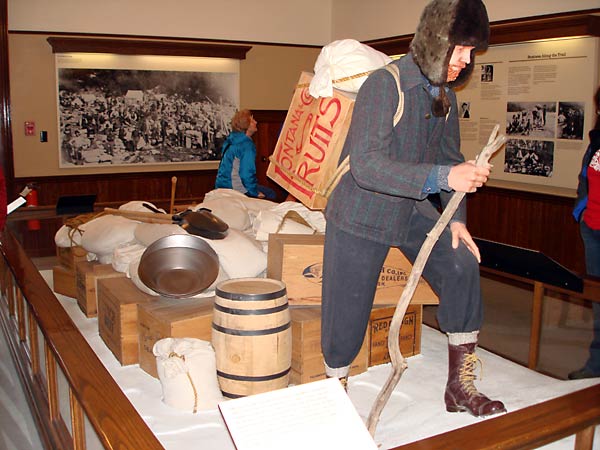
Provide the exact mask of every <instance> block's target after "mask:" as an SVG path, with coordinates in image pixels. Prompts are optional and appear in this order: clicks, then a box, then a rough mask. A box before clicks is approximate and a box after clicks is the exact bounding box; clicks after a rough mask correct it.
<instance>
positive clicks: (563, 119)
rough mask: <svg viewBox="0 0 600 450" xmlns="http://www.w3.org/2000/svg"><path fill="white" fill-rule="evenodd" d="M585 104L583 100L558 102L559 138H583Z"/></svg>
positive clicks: (557, 133)
mask: <svg viewBox="0 0 600 450" xmlns="http://www.w3.org/2000/svg"><path fill="white" fill-rule="evenodd" d="M584 115H585V106H584V104H583V103H581V102H558V117H557V129H556V138H557V139H575V140H579V141H580V140H582V139H583V134H584V133H583V119H584Z"/></svg>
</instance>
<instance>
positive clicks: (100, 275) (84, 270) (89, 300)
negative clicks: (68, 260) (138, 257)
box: [75, 261, 126, 317]
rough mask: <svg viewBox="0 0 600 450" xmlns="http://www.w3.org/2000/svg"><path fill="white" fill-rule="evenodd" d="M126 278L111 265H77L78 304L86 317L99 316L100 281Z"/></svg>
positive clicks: (90, 263)
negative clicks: (98, 293)
mask: <svg viewBox="0 0 600 450" xmlns="http://www.w3.org/2000/svg"><path fill="white" fill-rule="evenodd" d="M125 276H126V275H125V274H124V273H122V272H117V271H116V270H115V269H113V267H112V265H110V264H100V263H98V262H97V261H93V262H89V261H81V262H78V263H76V264H75V278H76V280H77V304H78V305H79V308H80V309H81V311H83V313H84V314H85V316H86V317H96V315H97V314H98V297H97V295H96V292H97V288H98V280H100V279H104V278H116V277H125Z"/></svg>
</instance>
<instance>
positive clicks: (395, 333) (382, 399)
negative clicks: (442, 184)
mask: <svg viewBox="0 0 600 450" xmlns="http://www.w3.org/2000/svg"><path fill="white" fill-rule="evenodd" d="M499 128H500V126H499V125H496V126H495V127H494V129H493V130H492V133H491V134H490V137H489V139H488V142H487V144H486V145H485V147H483V150H481V153H480V154H479V155H478V156H477V158H476V160H475V164H476V165H477V166H485V165H486V164H487V162H488V161H489V159H490V158H491V156H492V155H493V154H494V153H495V152H496V150H498V149H499V148H500V147H502V145H503V144H504V143H505V142H506V136H504V135H503V134H501V135H498V129H499ZM464 196H465V193H464V192H455V193H454V194H453V195H452V197H451V198H450V201H449V202H448V205H447V206H446V208H444V211H443V213H442V215H441V216H440V218H439V219H438V221H437V223H436V224H435V225H434V226H433V228H432V229H431V231H430V232H429V233H428V234H427V238H426V239H425V241H424V242H423V245H422V246H421V249H420V250H419V254H418V255H417V258H416V259H415V263H414V265H413V267H412V270H411V272H410V275H409V277H408V281H407V282H406V287H405V288H404V290H403V291H402V295H401V296H400V300H399V301H398V305H397V306H396V310H395V311H394V316H393V317H392V323H391V325H390V333H389V335H388V351H389V353H390V358H391V361H392V372H391V373H390V375H389V377H388V379H387V380H386V382H385V384H384V385H383V387H382V388H381V391H380V392H379V394H378V395H377V398H376V399H375V403H374V404H373V407H372V408H371V412H370V413H369V417H368V419H367V429H368V430H369V433H371V436H373V437H375V429H376V428H377V423H378V422H379V416H380V415H381V411H382V410H383V408H384V407H385V405H386V403H387V401H388V400H389V398H390V396H391V395H392V392H393V391H394V388H395V387H396V385H397V384H398V381H400V377H401V376H402V373H403V372H404V370H405V369H406V368H407V367H408V364H407V363H406V359H405V358H404V357H403V356H402V353H400V344H399V341H398V337H399V335H400V326H401V325H402V321H403V320H404V314H405V313H406V309H407V308H408V304H409V303H410V301H411V299H412V297H413V294H414V293H415V289H416V287H417V284H418V282H419V278H420V277H421V273H422V272H423V268H424V267H425V263H426V262H427V259H428V258H429V255H430V253H431V250H432V249H433V246H434V245H435V243H436V242H437V240H438V238H439V237H440V235H441V234H442V231H443V230H444V228H446V226H447V225H448V222H450V219H451V218H452V216H453V215H454V213H455V212H456V209H457V208H458V205H459V204H460V202H461V200H462V199H463V198H464Z"/></svg>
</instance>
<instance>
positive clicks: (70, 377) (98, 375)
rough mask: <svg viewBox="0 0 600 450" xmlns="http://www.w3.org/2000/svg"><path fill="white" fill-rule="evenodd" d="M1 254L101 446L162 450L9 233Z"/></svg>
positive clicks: (1, 241)
mask: <svg viewBox="0 0 600 450" xmlns="http://www.w3.org/2000/svg"><path fill="white" fill-rule="evenodd" d="M0 252H1V254H2V256H3V257H4V259H5V261H6V263H7V265H8V267H9V268H10V271H11V272H12V276H13V277H14V282H15V284H16V286H17V289H18V290H20V291H21V293H22V297H23V298H24V299H25V301H26V302H27V304H28V309H29V313H30V314H31V316H33V318H34V320H35V323H37V325H38V327H39V329H40V330H41V332H42V334H43V335H44V339H45V345H46V346H47V348H48V349H49V350H50V352H51V353H52V355H53V356H54V359H55V360H56V363H57V364H58V366H60V369H61V370H62V373H63V374H64V376H65V378H66V380H67V382H68V383H69V386H70V389H71V392H72V395H73V396H74V398H75V399H76V401H77V402H78V404H79V405H80V407H81V408H82V410H83V412H84V414H85V416H86V417H87V418H88V420H89V422H90V423H91V424H92V426H93V427H94V429H95V431H96V433H97V435H98V438H99V439H100V441H101V442H102V444H103V445H104V447H105V448H107V449H116V448H119V449H131V450H138V449H144V450H152V449H156V450H158V449H163V446H162V445H161V444H160V443H159V441H158V440H157V438H156V437H155V436H154V434H153V433H152V431H151V430H150V429H149V428H148V426H147V425H146V423H145V422H144V421H143V420H142V418H141V417H140V415H139V414H138V413H137V411H136V410H135V408H134V407H133V405H132V404H131V403H130V402H129V400H128V399H127V398H126V396H125V395H124V394H123V392H122V391H121V389H120V388H119V386H118V385H117V383H116V382H115V380H114V379H113V378H112V376H111V375H110V373H109V372H108V371H107V370H106V368H105V367H104V365H103V364H102V362H101V361H100V360H99V359H98V357H97V356H96V354H95V353H94V351H93V350H92V348H91V347H90V346H89V344H88V343H87V341H86V340H85V339H84V337H83V336H82V335H81V333H80V332H79V330H78V329H77V327H76V325H75V324H74V323H73V321H72V320H71V318H70V317H69V316H68V314H67V313H66V311H65V310H64V308H63V307H62V305H61V304H60V303H59V301H58V299H57V298H56V296H55V295H54V293H53V292H52V290H51V289H50V287H49V286H48V285H47V283H46V282H45V281H44V279H43V278H42V276H41V275H40V273H39V271H38V270H37V268H36V267H35V265H34V264H33V262H32V261H31V260H30V259H29V258H28V256H27V255H26V254H25V252H24V250H23V248H22V247H21V245H20V244H19V242H18V241H17V240H16V239H15V237H14V236H13V235H12V233H11V232H10V231H9V230H6V229H5V230H4V231H3V232H2V233H0ZM24 359H27V357H24ZM22 372H23V371H22ZM35 378H36V377H35V374H33V376H32V378H31V379H29V380H23V381H25V382H26V383H27V382H29V383H35V382H36V380H35ZM38 400H39V399H38ZM32 406H33V408H36V405H32ZM46 408H47V407H46ZM65 419H66V420H69V418H65ZM49 425H50V426H52V425H51V424H49ZM49 432H50V434H52V433H53V432H52V430H50V431H49Z"/></svg>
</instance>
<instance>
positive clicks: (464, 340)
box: [447, 330, 479, 345]
mask: <svg viewBox="0 0 600 450" xmlns="http://www.w3.org/2000/svg"><path fill="white" fill-rule="evenodd" d="M447 334H448V342H449V343H450V345H462V344H474V343H475V344H476V343H477V336H478V335H479V330H476V331H471V332H469V333H447Z"/></svg>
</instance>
